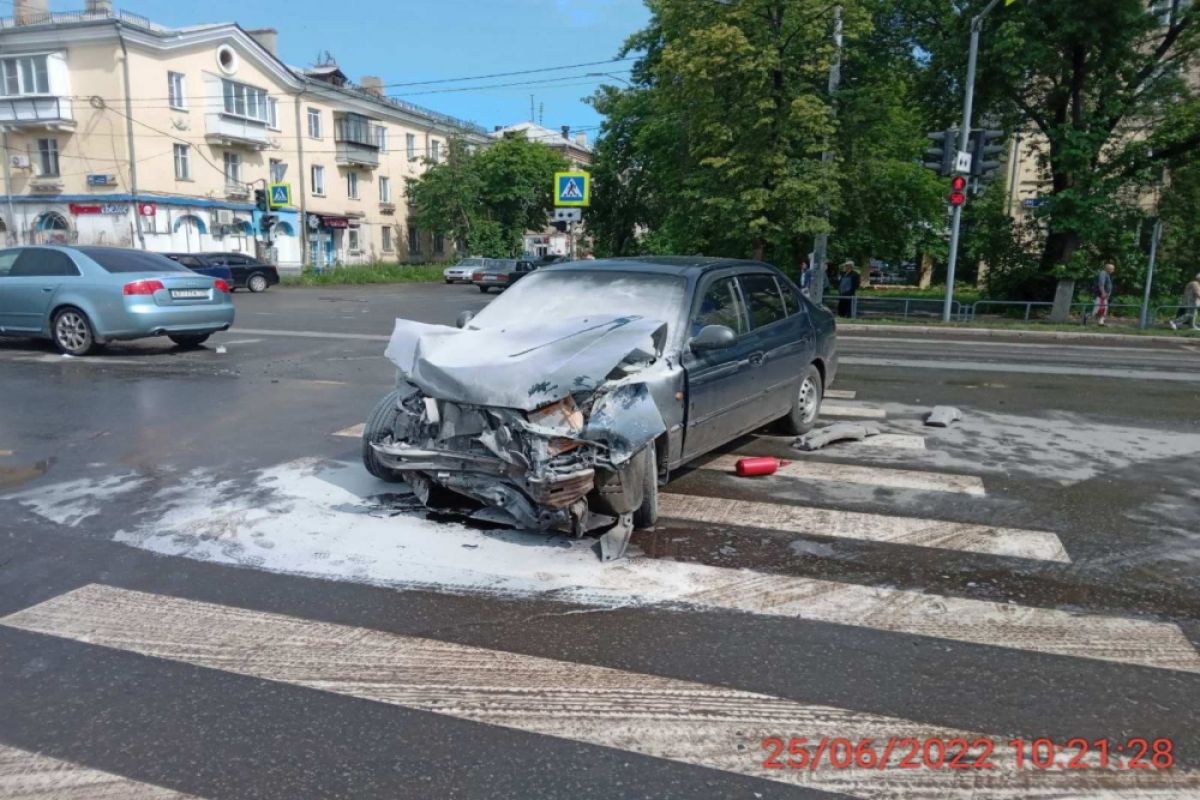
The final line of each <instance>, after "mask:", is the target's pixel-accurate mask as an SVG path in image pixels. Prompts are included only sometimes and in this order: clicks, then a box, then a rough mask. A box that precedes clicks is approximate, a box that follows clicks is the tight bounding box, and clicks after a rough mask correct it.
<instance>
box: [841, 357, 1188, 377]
mask: <svg viewBox="0 0 1200 800" xmlns="http://www.w3.org/2000/svg"><path fill="white" fill-rule="evenodd" d="M838 363H839V364H850V365H853V366H857V367H904V368H909V369H940V370H951V371H954V372H1013V373H1017V374H1026V375H1078V376H1083V377H1090V378H1118V379H1122V380H1125V379H1128V380H1146V381H1172V382H1177V383H1200V372H1184V371H1180V372H1167V371H1165V370H1151V369H1102V368H1092V367H1069V366H1066V365H1065V364H1063V365H1058V364H1056V365H1053V366H1051V365H1046V364H1012V363H1004V362H1000V361H946V360H943V359H935V358H930V359H929V360H928V361H926V360H923V359H915V358H863V357H859V356H842V357H840V358H839V359H838Z"/></svg>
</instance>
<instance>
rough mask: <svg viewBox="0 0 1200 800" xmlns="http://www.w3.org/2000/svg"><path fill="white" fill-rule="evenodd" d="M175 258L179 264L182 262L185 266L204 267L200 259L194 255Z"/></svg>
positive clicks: (190, 267)
mask: <svg viewBox="0 0 1200 800" xmlns="http://www.w3.org/2000/svg"><path fill="white" fill-rule="evenodd" d="M175 260H176V261H178V262H179V263H180V264H183V265H184V266H185V267H187V268H189V269H195V268H196V267H201V268H203V267H204V262H203V261H201V260H200V259H198V258H196V257H195V256H178V257H177V258H176V259H175Z"/></svg>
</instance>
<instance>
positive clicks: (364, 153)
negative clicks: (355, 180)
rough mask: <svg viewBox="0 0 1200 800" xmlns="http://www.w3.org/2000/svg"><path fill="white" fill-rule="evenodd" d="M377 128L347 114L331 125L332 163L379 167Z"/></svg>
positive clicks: (362, 118) (364, 118)
mask: <svg viewBox="0 0 1200 800" xmlns="http://www.w3.org/2000/svg"><path fill="white" fill-rule="evenodd" d="M378 130H379V126H378V125H372V124H370V122H369V121H368V120H367V118H366V117H360V116H357V115H352V114H347V115H346V116H344V117H341V118H340V119H337V120H334V123H333V142H334V161H335V162H337V163H338V164H341V165H343V166H352V167H367V168H368V169H375V168H376V167H378V166H379V134H378Z"/></svg>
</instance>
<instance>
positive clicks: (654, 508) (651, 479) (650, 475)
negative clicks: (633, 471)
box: [633, 442, 658, 528]
mask: <svg viewBox="0 0 1200 800" xmlns="http://www.w3.org/2000/svg"><path fill="white" fill-rule="evenodd" d="M645 458H646V462H647V463H646V472H645V474H644V475H643V478H642V480H643V483H642V504H641V505H640V506H638V507H637V508H636V509H635V510H634V512H633V527H634V528H650V527H653V526H654V523H656V522H658V451H657V450H656V448H655V447H654V443H653V442H651V443H650V445H649V446H648V447H647V448H646V456H645Z"/></svg>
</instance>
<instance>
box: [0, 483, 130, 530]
mask: <svg viewBox="0 0 1200 800" xmlns="http://www.w3.org/2000/svg"><path fill="white" fill-rule="evenodd" d="M146 483H147V479H146V478H144V477H142V476H140V475H138V474H136V473H132V472H123V473H120V474H117V475H108V476H106V477H103V478H99V479H96V480H91V479H88V478H80V479H79V480H73V481H65V482H63V483H52V484H49V485H47V486H37V487H35V488H33V489H26V490H24V491H21V492H16V493H14V494H10V495H5V497H4V499H6V500H15V501H16V502H18V503H20V504H21V505H23V506H25V507H26V508H28V509H29V510H30V511H32V512H34V513H35V514H37V515H38V516H41V517H45V518H46V519H48V520H51V521H52V522H55V523H57V524H59V525H67V526H70V527H75V526H77V525H79V524H80V523H81V522H83V521H84V520H86V519H87V518H89V517H91V516H94V515H96V514H98V513H100V511H101V510H102V509H103V508H104V506H105V504H107V503H108V502H109V501H110V500H112V499H113V498H115V497H118V496H120V495H123V494H126V493H128V492H132V491H133V490H135V489H138V488H140V487H141V486H143V485H145V484H146Z"/></svg>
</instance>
